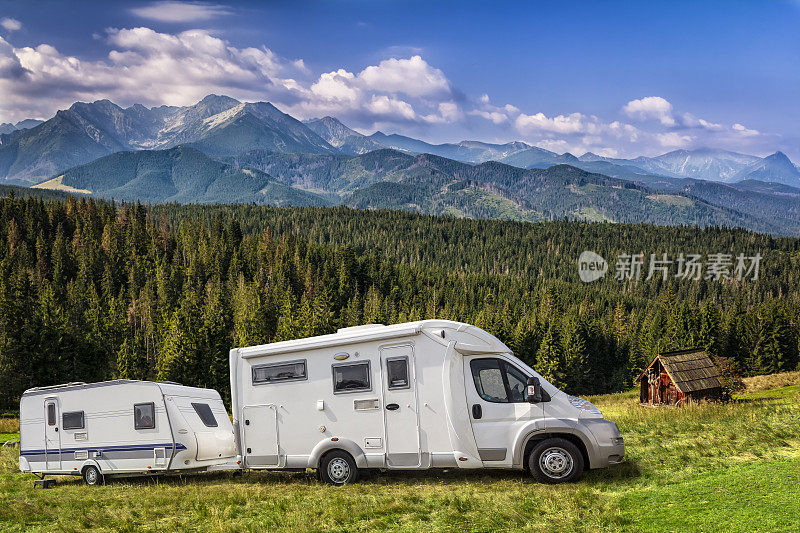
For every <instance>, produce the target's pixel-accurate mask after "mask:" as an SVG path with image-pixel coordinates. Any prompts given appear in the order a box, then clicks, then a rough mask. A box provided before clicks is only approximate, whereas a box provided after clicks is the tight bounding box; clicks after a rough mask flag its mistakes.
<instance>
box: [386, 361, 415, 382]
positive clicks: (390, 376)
mask: <svg viewBox="0 0 800 533" xmlns="http://www.w3.org/2000/svg"><path fill="white" fill-rule="evenodd" d="M386 379H387V380H388V382H389V388H390V389H407V388H409V387H410V384H409V382H408V357H393V358H390V359H387V360H386Z"/></svg>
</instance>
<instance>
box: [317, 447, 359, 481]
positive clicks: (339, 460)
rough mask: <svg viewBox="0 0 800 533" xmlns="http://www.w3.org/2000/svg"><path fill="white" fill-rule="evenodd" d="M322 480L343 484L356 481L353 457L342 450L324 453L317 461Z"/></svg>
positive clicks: (356, 474) (356, 472)
mask: <svg viewBox="0 0 800 533" xmlns="http://www.w3.org/2000/svg"><path fill="white" fill-rule="evenodd" d="M319 475H320V478H321V479H322V481H324V482H325V483H330V484H331V485H344V484H345V483H355V482H356V481H358V467H357V466H356V462H355V460H353V457H352V456H351V455H350V454H349V453H347V452H344V451H342V450H333V451H331V452H328V453H326V454H325V455H324V456H323V457H322V460H321V461H320V462H319Z"/></svg>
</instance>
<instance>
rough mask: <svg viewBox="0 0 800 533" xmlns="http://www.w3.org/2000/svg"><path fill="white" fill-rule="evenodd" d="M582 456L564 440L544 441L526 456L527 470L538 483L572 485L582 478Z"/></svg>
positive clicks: (575, 447) (573, 446)
mask: <svg viewBox="0 0 800 533" xmlns="http://www.w3.org/2000/svg"><path fill="white" fill-rule="evenodd" d="M583 463H584V461H583V454H582V453H581V451H580V450H579V449H578V447H577V446H575V445H574V444H573V443H571V442H570V441H568V440H566V439H558V438H554V439H545V440H543V441H542V442H540V443H538V444H537V445H536V446H534V447H533V450H531V453H530V455H528V469H529V470H530V471H531V474H532V475H533V477H535V478H536V480H537V481H539V482H540V483H572V482H574V481H578V480H579V479H580V478H581V477H583Z"/></svg>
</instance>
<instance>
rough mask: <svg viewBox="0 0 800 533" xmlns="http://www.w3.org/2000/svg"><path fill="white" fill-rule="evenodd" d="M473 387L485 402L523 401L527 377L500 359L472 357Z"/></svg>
mask: <svg viewBox="0 0 800 533" xmlns="http://www.w3.org/2000/svg"><path fill="white" fill-rule="evenodd" d="M470 368H471V370H472V379H473V381H474V382H475V389H476V390H477V391H478V394H479V395H480V397H481V398H483V399H484V400H486V401H487V402H495V403H514V402H524V401H525V392H526V386H525V385H526V383H527V377H526V376H525V374H523V373H522V372H521V371H519V370H518V369H517V368H516V367H514V366H512V365H510V364H509V363H507V362H506V361H503V360H502V359H495V358H487V359H473V360H472V361H471V362H470Z"/></svg>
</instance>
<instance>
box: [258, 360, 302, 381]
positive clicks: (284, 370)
mask: <svg viewBox="0 0 800 533" xmlns="http://www.w3.org/2000/svg"><path fill="white" fill-rule="evenodd" d="M298 379H306V362H305V360H303V361H290V362H288V363H274V364H268V365H258V366H254V367H253V383H275V382H277V381H295V380H298Z"/></svg>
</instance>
